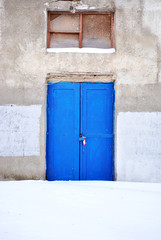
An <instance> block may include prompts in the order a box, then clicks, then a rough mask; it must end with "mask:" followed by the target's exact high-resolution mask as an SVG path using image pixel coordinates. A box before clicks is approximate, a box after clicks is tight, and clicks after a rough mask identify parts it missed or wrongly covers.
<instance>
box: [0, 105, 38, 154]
mask: <svg viewBox="0 0 161 240" xmlns="http://www.w3.org/2000/svg"><path fill="white" fill-rule="evenodd" d="M40 115H41V105H31V106H17V105H5V106H0V156H3V157H6V156H12V157H13V156H38V155H40V143H39V138H40Z"/></svg>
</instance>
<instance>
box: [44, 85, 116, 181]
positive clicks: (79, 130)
mask: <svg viewBox="0 0 161 240" xmlns="http://www.w3.org/2000/svg"><path fill="white" fill-rule="evenodd" d="M47 133H48V134H47V180H50V181H52V180H109V181H111V180H114V161H113V160H114V159H113V153H114V151H113V148H114V85H113V83H108V84H106V83H55V84H50V85H48V99H47ZM80 134H82V136H85V137H86V142H87V144H86V145H83V141H81V140H82V138H80Z"/></svg>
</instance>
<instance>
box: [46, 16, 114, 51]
mask: <svg viewBox="0 0 161 240" xmlns="http://www.w3.org/2000/svg"><path fill="white" fill-rule="evenodd" d="M54 14H55V15H59V14H60V15H63V14H66V15H76V14H77V15H80V20H79V25H80V29H79V31H77V32H71V33H72V34H79V48H82V40H83V34H82V32H83V20H82V19H83V15H85V14H86V15H110V40H111V48H113V26H114V12H112V11H75V12H74V13H73V12H69V11H48V26H47V48H50V35H51V34H52V33H59V34H64V33H68V34H70V32H52V31H50V16H51V15H54Z"/></svg>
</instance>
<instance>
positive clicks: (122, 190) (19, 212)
mask: <svg viewBox="0 0 161 240" xmlns="http://www.w3.org/2000/svg"><path fill="white" fill-rule="evenodd" d="M0 192H1V197H0V239H2V240H22V239H23V240H29V239H34V240H68V239H70V240H76V239H77V240H82V239H83V240H107V239H109V240H140V239H143V240H145V239H146V240H152V239H155V240H160V239H161V207H160V203H161V184H159V183H157V184H155V183H123V182H101V181H100V182H96V181H93V182H90V181H89V182H86V181H80V182H70V181H69V182H47V181H9V182H3V181H1V182H0Z"/></svg>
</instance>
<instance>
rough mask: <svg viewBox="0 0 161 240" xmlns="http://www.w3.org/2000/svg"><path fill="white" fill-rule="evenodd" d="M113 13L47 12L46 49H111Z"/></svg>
mask: <svg viewBox="0 0 161 240" xmlns="http://www.w3.org/2000/svg"><path fill="white" fill-rule="evenodd" d="M113 24H114V13H113V12H109V11H108V12H107V11H105V12H92V11H91V12H76V13H74V14H73V13H71V12H60V11H54V12H51V11H50V12H48V34H47V38H48V39H47V47H48V48H73V47H76V48H78V47H79V48H82V47H83V48H102V49H107V48H113Z"/></svg>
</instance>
